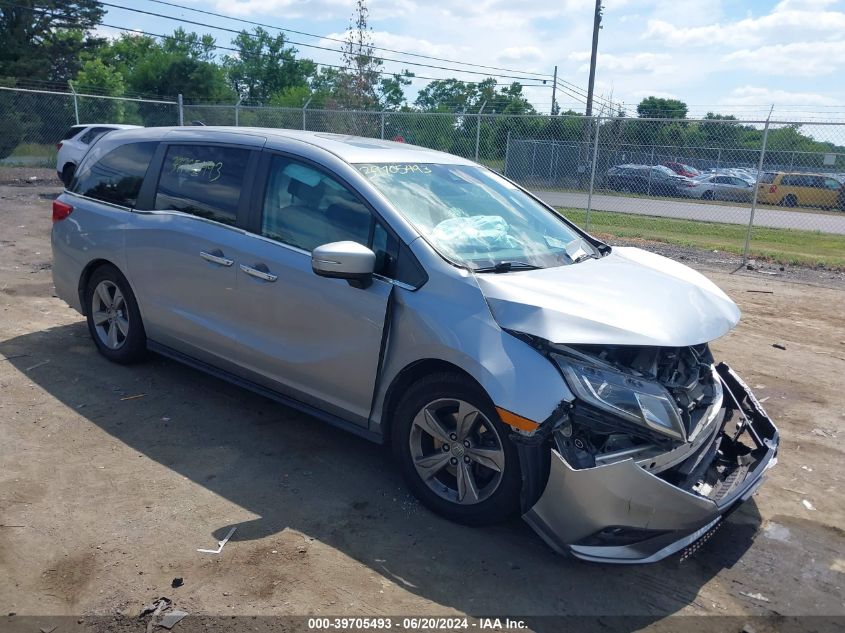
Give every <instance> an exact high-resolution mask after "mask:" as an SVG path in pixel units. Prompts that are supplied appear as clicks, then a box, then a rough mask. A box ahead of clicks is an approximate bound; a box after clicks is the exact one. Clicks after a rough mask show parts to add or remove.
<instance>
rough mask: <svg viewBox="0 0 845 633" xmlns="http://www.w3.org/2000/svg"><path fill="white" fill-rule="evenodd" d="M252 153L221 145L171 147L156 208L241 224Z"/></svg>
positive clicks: (162, 168) (160, 178)
mask: <svg viewBox="0 0 845 633" xmlns="http://www.w3.org/2000/svg"><path fill="white" fill-rule="evenodd" d="M249 155H250V150H248V149H244V148H240V147H225V146H219V145H171V146H170V147H169V148H168V149H167V155H166V156H165V157H164V163H163V165H162V167H161V176H160V177H159V181H158V190H157V191H156V199H155V208H156V209H161V210H174V211H182V212H184V213H190V214H191V215H196V216H198V217H201V218H206V219H208V220H214V221H215V222H221V223H223V224H229V225H234V224H235V223H236V222H237V216H238V203H239V202H240V197H241V189H242V187H243V182H244V177H245V176H246V167H247V162H248V161H249Z"/></svg>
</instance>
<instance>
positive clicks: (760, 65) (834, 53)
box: [722, 40, 845, 77]
mask: <svg viewBox="0 0 845 633" xmlns="http://www.w3.org/2000/svg"><path fill="white" fill-rule="evenodd" d="M722 61H723V62H724V63H725V64H728V65H734V66H739V67H742V68H746V69H748V70H753V71H756V72H760V73H768V74H771V75H783V74H788V75H801V76H804V77H807V76H820V75H830V74H832V73H834V72H836V71H838V70H839V69H840V68H842V67H843V66H845V40H840V41H837V42H793V43H791V44H774V45H772V46H761V47H759V48H754V49H747V48H746V49H742V50H738V51H734V52H732V53H728V54H727V55H725V56H723V57H722Z"/></svg>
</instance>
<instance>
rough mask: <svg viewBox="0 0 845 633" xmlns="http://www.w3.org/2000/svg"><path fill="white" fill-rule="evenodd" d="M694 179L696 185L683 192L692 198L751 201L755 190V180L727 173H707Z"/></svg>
mask: <svg viewBox="0 0 845 633" xmlns="http://www.w3.org/2000/svg"><path fill="white" fill-rule="evenodd" d="M693 180H694V182H695V185H694V186H691V187H687V188H685V189H683V190H682V193H683V194H684V195H686V196H687V197H690V198H701V199H702V200H735V201H737V202H750V201H751V195H752V192H753V191H754V183H753V182H750V181H748V180H745V179H744V178H739V177H738V176H729V175H727V174H707V175H705V176H698V177H697V178H694V179H693Z"/></svg>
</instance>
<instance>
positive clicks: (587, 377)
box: [551, 354, 686, 441]
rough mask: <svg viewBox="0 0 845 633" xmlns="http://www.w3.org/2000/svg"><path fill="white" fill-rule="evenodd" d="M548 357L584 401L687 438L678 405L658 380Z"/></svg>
mask: <svg viewBox="0 0 845 633" xmlns="http://www.w3.org/2000/svg"><path fill="white" fill-rule="evenodd" d="M551 356H552V358H553V359H554V361H555V363H557V366H558V367H560V370H561V371H562V372H563V375H564V377H565V378H566V382H567V383H568V384H569V387H570V388H571V389H572V391H573V392H574V393H575V395H576V396H578V398H580V399H581V400H583V401H584V402H586V403H588V404H591V405H593V406H595V407H598V408H599V409H602V410H604V411H607V412H609V413H612V414H614V415H617V416H620V417H622V418H624V419H626V420H628V421H630V422H634V423H636V424H640V425H642V426H645V427H646V428H649V429H651V430H652V431H656V432H658V433H662V434H664V435H667V436H669V437H671V438H674V439H677V440H681V441H686V432H685V430H684V426H683V423H682V421H681V417H680V415H679V414H678V408H677V405H676V404H675V401H674V400H673V399H672V396H671V395H670V394H669V392H668V391H667V390H666V388H665V387H664V386H663V385H661V384H660V383H657V382H653V381H650V380H643V379H642V378H639V377H637V376H633V375H631V374H624V373H622V372H619V371H615V370H613V369H609V368H606V367H600V366H598V365H592V364H589V363H585V362H582V361H580V360H576V359H574V358H570V357H568V356H563V355H561V354H552V355H551Z"/></svg>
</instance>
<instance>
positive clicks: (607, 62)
mask: <svg viewBox="0 0 845 633" xmlns="http://www.w3.org/2000/svg"><path fill="white" fill-rule="evenodd" d="M568 59H570V60H572V61H576V62H582V65H581V66H580V67H579V68H578V70H579V71H580V72H583V71H585V70H589V67H590V66H589V62H590V53H589V51H581V52H577V53H570V54H569V57H568ZM596 65H597V66H599V67H601V69H602V70H603V71H610V72H625V73H630V72H647V73H658V74H660V73H673V72H676V71H677V70H678V69H677V67H676V66H675V65H674V64H672V57H671V56H670V55H668V54H665V53H631V54H624V55H614V54H613V53H599V56H598V60H597V61H596Z"/></svg>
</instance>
